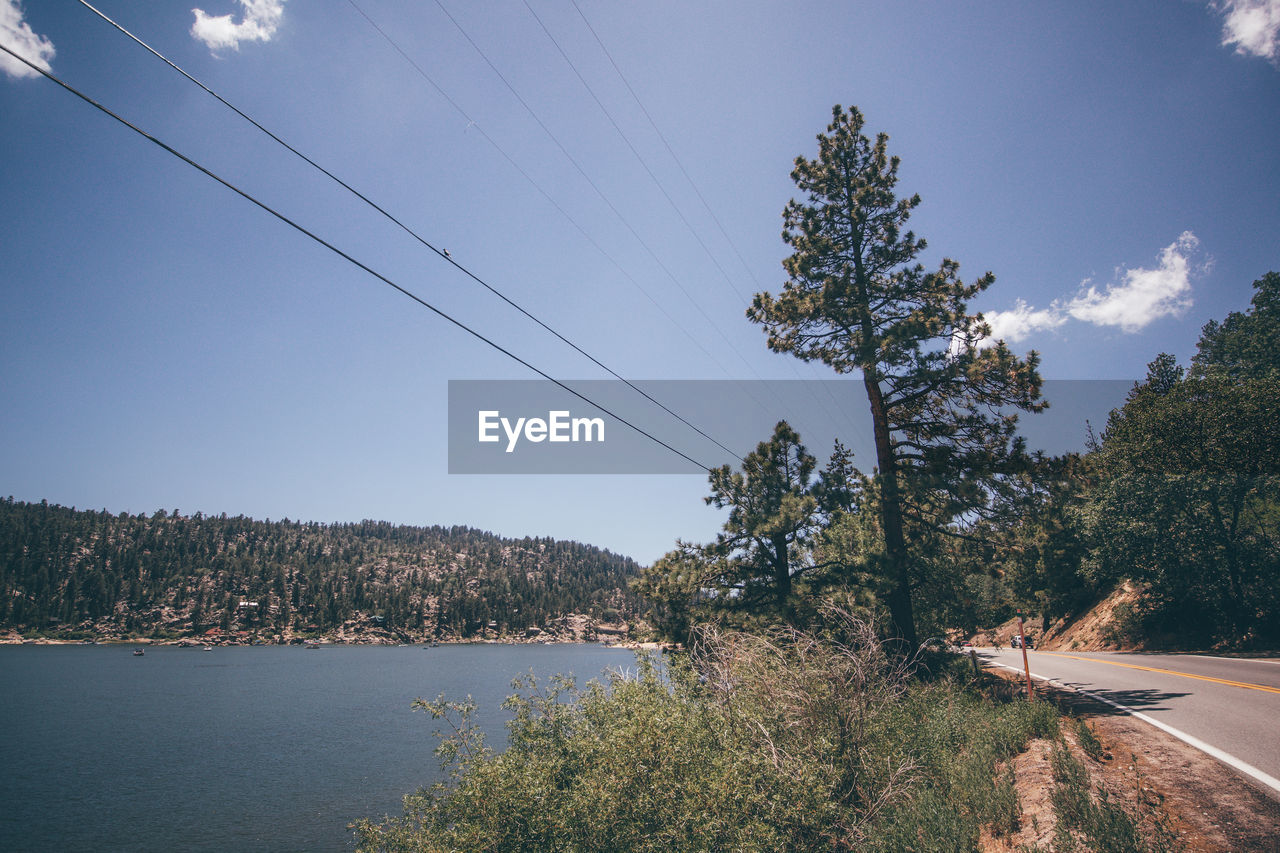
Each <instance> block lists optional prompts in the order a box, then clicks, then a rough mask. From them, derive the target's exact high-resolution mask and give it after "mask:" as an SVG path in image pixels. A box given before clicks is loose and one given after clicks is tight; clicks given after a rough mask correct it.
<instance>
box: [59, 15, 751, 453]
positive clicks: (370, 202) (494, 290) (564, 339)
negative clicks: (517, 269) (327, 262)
mask: <svg viewBox="0 0 1280 853" xmlns="http://www.w3.org/2000/svg"><path fill="white" fill-rule="evenodd" d="M79 2H80V4H81V5H82V6H84V7H85V8H87V9H89V10H90V11H92V12H94V13H95V14H96V15H98V17H100V18H101V19H102V20H104V21H106V22H107V23H109V24H110V25H111V26H113V27H115V28H116V29H117V30H119V31H120V32H121V33H123V34H124V35H126V36H128V37H129V38H130V39H132V40H133V41H134V42H136V43H137V44H139V45H141V46H142V47H143V48H145V49H146V50H147V51H148V52H150V53H151V54H152V55H153V56H155V57H156V58H157V59H159V60H160V61H161V62H164V63H165V64H166V65H168V66H169V67H170V68H172V69H173V70H174V71H177V72H178V73H179V74H181V75H182V76H183V77H185V78H186V79H188V80H190V81H191V82H192V83H194V84H195V85H196V86H199V87H200V88H201V89H203V90H204V91H205V92H207V93H208V94H209V95H211V96H212V97H213V98H214V99H216V100H217V101H218V102H219V103H221V104H222V105H223V106H225V107H227V108H228V109H230V110H231V111H232V112H234V113H235V114H236V115H238V116H240V117H241V118H242V119H244V120H245V121H247V122H249V124H251V125H253V126H254V127H256V128H257V129H258V130H260V131H262V132H263V133H265V134H266V135H267V136H269V137H270V138H271V139H272V140H273V141H275V142H276V143H278V144H279V145H281V146H283V147H284V148H285V149H287V150H288V151H289V152H290V153H292V154H294V155H295V156H297V157H298V158H300V159H301V160H302V161H304V162H305V163H307V164H308V165H309V166H311V167H312V168H314V169H316V170H318V171H319V172H321V173H322V174H323V175H325V177H327V178H329V179H330V180H332V181H334V182H335V183H337V184H338V185H339V186H341V187H342V188H343V189H345V190H346V191H347V192H349V193H351V194H352V195H354V196H355V197H356V198H358V199H360V201H362V202H364V203H365V204H366V205H368V206H369V207H371V208H373V209H374V210H375V211H377V212H378V213H380V214H381V215H382V216H383V217H385V218H386V219H387V220H389V221H390V222H392V223H394V224H395V225H396V226H397V227H399V228H400V229H401V230H402V231H404V232H405V233H406V234H408V235H409V236H411V237H413V238H414V239H415V240H417V241H418V242H419V243H421V244H422V245H423V246H425V247H426V248H428V249H430V250H431V251H432V252H435V253H436V255H438V256H439V257H440V258H442V259H443V260H445V261H447V262H448V263H450V264H452V265H453V266H454V267H455V268H456V269H458V270H459V271H460V272H461V273H463V274H464V275H466V276H467V277H468V278H470V279H471V280H472V281H474V282H476V283H477V284H479V285H480V286H481V287H483V288H485V289H486V290H488V291H489V292H490V293H492V294H493V295H494V296H497V297H498V298H499V299H501V300H502V301H503V302H505V303H507V304H508V305H510V306H511V307H512V308H514V309H515V310H517V311H519V312H520V313H521V314H523V315H524V316H525V317H527V318H529V319H530V320H532V321H533V322H535V323H537V324H538V325H539V326H541V327H542V328H543V329H545V330H546V331H548V332H550V333H551V334H552V335H554V336H555V337H556V338H558V339H559V340H561V341H562V342H564V343H565V344H567V345H568V346H570V347H572V348H573V349H574V350H575V351H576V352H578V353H579V354H581V355H582V356H584V357H585V358H587V359H589V360H590V361H591V362H592V363H593V364H595V365H596V366H598V367H600V368H601V369H602V370H604V371H606V372H607V373H608V374H609V375H611V376H613V377H614V378H615V379H617V380H619V381H621V382H623V383H624V384H625V385H626V386H627V387H628V388H630V389H632V390H633V391H635V392H636V393H637V394H640V395H641V396H642V397H644V398H645V399H646V400H648V401H649V402H651V403H653V404H654V405H655V406H657V407H658V408H660V409H662V410H663V411H664V412H666V413H667V414H669V415H671V416H672V417H673V418H675V419H676V420H678V421H680V422H681V423H683V424H684V425H685V426H687V427H689V428H690V429H692V430H693V431H694V432H696V433H698V435H700V436H702V437H703V438H705V439H707V440H708V441H710V442H711V443H712V444H715V445H716V446H717V447H719V448H720V449H721V450H724V451H725V452H726V453H728V454H730V455H731V456H734V457H737V456H738V454H737V453H735V452H734V451H733V450H730V449H729V448H728V447H725V446H724V445H723V444H721V443H720V442H719V441H718V440H716V439H715V438H713V437H712V436H710V435H708V434H707V433H706V432H704V431H703V430H701V429H700V428H698V427H697V426H695V425H694V424H693V423H691V422H689V421H688V420H686V419H685V418H684V417H682V416H681V415H679V414H677V413H676V412H674V411H672V410H671V409H669V408H668V407H667V406H665V405H664V404H663V403H661V402H659V401H658V400H656V399H654V398H653V397H652V396H650V395H649V394H648V393H647V392H645V391H644V390H643V389H641V388H639V387H637V386H636V385H635V384H633V383H632V382H631V381H630V380H628V379H625V378H624V377H622V376H621V375H620V374H618V373H617V372H616V371H615V370H613V369H612V368H611V367H609V366H608V365H607V364H604V363H603V362H601V361H600V360H599V359H598V358H596V357H595V356H593V355H591V353H589V352H587V351H586V350H584V349H583V348H582V347H580V346H578V345H577V344H575V343H574V342H573V341H571V340H569V339H568V338H567V337H565V336H564V335H562V334H561V333H560V332H558V331H556V330H555V329H554V328H552V327H551V326H550V325H548V324H547V323H545V322H544V321H542V320H541V319H539V318H538V317H536V316H534V315H533V314H532V313H530V312H529V311H527V310H526V309H525V308H524V307H522V306H521V305H519V304H517V303H516V302H515V301H514V300H512V299H510V298H509V297H508V296H507V295H506V294H504V293H502V292H501V291H500V290H498V289H497V288H495V287H494V286H493V285H491V284H489V283H488V282H487V281H485V280H484V279H483V278H481V277H480V276H479V275H477V274H476V273H474V272H472V271H471V270H470V269H468V268H467V267H466V266H464V265H463V264H461V263H460V262H459V261H457V260H456V259H455V258H454V257H453V256H452V255H450V254H449V253H448V252H447V251H445V250H444V249H440V248H437V247H436V246H435V245H433V244H432V243H431V242H429V241H428V240H427V239H426V238H424V237H422V236H421V235H420V234H418V232H416V231H414V230H413V229H412V228H410V227H409V226H408V225H405V224H404V223H403V222H401V221H400V220H399V219H397V218H396V217H395V216H393V215H392V214H391V213H389V212H387V211H386V210H385V209H384V208H383V207H381V206H380V205H378V204H377V203H376V202H374V201H373V200H371V199H370V198H369V197H367V196H366V195H364V194H363V193H361V192H360V191H359V190H357V189H355V188H354V187H352V186H351V185H350V184H348V183H347V182H346V181H344V180H342V179H341V178H339V177H338V176H337V175H335V174H333V173H332V172H330V171H329V170H328V169H326V168H325V167H323V166H321V165H320V164H319V163H317V162H316V161H314V160H312V159H311V158H310V157H308V156H307V155H306V154H303V153H302V152H301V151H299V150H298V149H297V148H295V147H293V146H292V145H290V144H289V143H288V142H286V141H285V140H283V139H281V138H280V137H279V136H277V135H276V134H275V133H273V132H272V131H271V130H269V129H267V128H266V127H264V126H263V125H262V124H261V123H259V122H258V121H257V120H255V119H254V118H252V117H251V116H249V115H247V114H246V113H245V112H243V111H242V110H241V109H240V108H239V107H237V106H236V105H235V104H233V103H231V102H230V101H228V100H227V99H226V98H224V97H222V96H221V95H219V94H218V93H217V92H215V91H214V90H213V89H211V88H209V87H208V86H206V85H205V84H204V83H202V82H201V81H200V80H198V79H196V78H195V77H193V76H192V75H191V74H189V73H187V71H186V70H184V69H183V68H182V67H181V66H179V65H178V64H177V63H175V62H173V61H172V60H170V59H169V58H168V57H166V56H165V55H164V54H162V53H160V51H158V50H156V49H155V48H154V47H152V46H151V45H149V44H147V42H145V41H144V40H142V39H141V38H139V37H138V36H137V35H135V34H133V33H132V32H130V31H129V30H128V29H126V28H125V27H124V26H123V25H121V24H120V23H118V22H116V21H115V20H113V19H112V18H110V17H109V16H107V15H106V14H104V13H103V12H102V11H101V10H99V9H97V8H96V7H94V6H93V5H92V4H90V3H88V2H86V0H79Z"/></svg>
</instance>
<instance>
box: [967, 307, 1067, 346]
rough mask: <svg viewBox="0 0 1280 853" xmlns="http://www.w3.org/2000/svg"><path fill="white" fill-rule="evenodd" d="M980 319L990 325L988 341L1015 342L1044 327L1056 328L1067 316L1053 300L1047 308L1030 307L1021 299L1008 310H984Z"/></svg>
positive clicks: (1065, 320)
mask: <svg viewBox="0 0 1280 853" xmlns="http://www.w3.org/2000/svg"><path fill="white" fill-rule="evenodd" d="M982 319H984V320H986V321H987V325H988V326H990V327H991V336H990V338H988V340H990V341H1001V340H1002V341H1008V342H1009V343H1017V342H1018V341H1021V340H1023V339H1024V338H1027V337H1029V336H1030V335H1032V334H1034V333H1036V332H1039V331H1042V330H1044V329H1056V328H1058V327H1059V326H1061V325H1062V324H1063V323H1065V322H1067V318H1066V317H1065V316H1064V315H1063V313H1062V311H1061V310H1059V308H1058V305H1057V303H1056V302H1055V303H1054V304H1053V305H1052V306H1050V307H1049V308H1041V309H1039V310H1037V309H1035V308H1032V307H1031V306H1030V305H1028V304H1027V303H1026V302H1024V301H1022V300H1021V299H1018V300H1016V301H1015V302H1014V303H1013V308H1012V309H1011V310H1009V311H984V312H983V313H982Z"/></svg>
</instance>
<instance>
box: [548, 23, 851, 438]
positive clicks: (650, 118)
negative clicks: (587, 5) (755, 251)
mask: <svg viewBox="0 0 1280 853" xmlns="http://www.w3.org/2000/svg"><path fill="white" fill-rule="evenodd" d="M523 2H524V6H525V8H526V9H528V10H529V14H531V15H532V16H533V19H534V20H535V21H537V22H538V26H539V27H541V28H542V32H543V33H544V34H546V36H547V38H548V39H550V40H551V43H552V44H553V45H555V48H556V50H557V51H559V53H560V56H561V58H563V59H564V61H565V62H566V63H567V64H568V65H569V68H571V69H572V70H573V73H574V74H575V75H576V76H577V78H578V81H579V82H580V83H582V86H583V88H584V89H586V90H587V93H588V94H589V95H591V99H592V100H593V101H595V103H596V106H597V107H599V108H600V111H601V112H602V113H604V115H605V118H607V119H608V120H609V123H610V124H611V125H613V129H614V130H615V131H617V133H618V136H620V137H621V138H622V141H623V142H624V143H626V146H627V148H628V149H630V151H631V153H632V155H634V156H635V158H636V160H637V161H638V162H639V163H640V165H641V166H642V167H643V168H644V171H645V172H646V173H647V174H648V175H649V178H650V179H651V180H652V181H653V183H654V185H655V186H657V188H658V190H659V191H660V192H661V193H662V195H663V197H664V198H665V199H666V200H667V203H668V204H669V205H671V209H672V210H674V211H675V212H676V216H678V217H679V218H680V221H681V222H683V223H684V226H685V228H686V229H688V231H689V233H690V234H692V235H693V238H694V239H695V240H696V241H697V242H698V245H699V246H701V247H702V251H703V252H705V253H706V255H707V257H708V258H709V259H710V260H711V263H712V264H714V265H715V268H716V269H717V270H719V271H720V275H721V277H722V278H723V279H724V283H725V284H726V285H727V286H728V288H729V290H730V291H732V292H733V294H734V295H735V296H736V297H737V298H738V299H740V300H741V301H742V302H743V303H744V304H749V303H750V301H751V300H750V299H748V298H747V297H746V296H745V295H743V293H742V291H740V290H738V288H737V286H736V285H735V284H734V283H733V279H732V278H731V277H730V276H729V273H728V271H727V270H726V269H725V268H724V266H723V265H722V264H721V263H720V260H719V259H718V258H717V257H716V256H715V253H713V252H712V251H711V247H710V246H708V245H707V242H706V241H705V240H703V239H702V235H701V234H699V233H698V230H697V229H696V228H694V226H693V223H691V222H690V221H689V218H688V217H687V216H685V214H684V211H682V210H681V209H680V206H679V205H678V204H676V201H675V199H674V198H672V197H671V193H669V192H668V191H667V188H666V187H665V186H664V185H663V183H662V181H661V180H659V179H658V176H657V175H656V174H655V173H654V171H653V169H652V168H650V166H649V163H648V162H647V161H646V160H645V158H644V157H643V156H642V155H641V154H640V152H639V150H637V149H636V146H635V145H634V144H633V143H632V142H631V139H630V138H629V137H628V136H627V134H626V132H625V131H623V129H622V127H621V126H620V125H619V124H618V122H617V120H616V119H614V117H613V114H612V113H610V112H609V108H608V107H606V106H605V105H604V102H603V101H601V100H600V97H599V96H598V95H597V94H596V92H595V90H594V89H592V88H591V84H590V83H588V82H587V80H586V77H584V76H583V74H582V72H581V71H579V70H578V66H577V65H575V64H574V62H573V60H572V59H570V58H569V54H568V52H566V51H565V49H564V48H563V47H562V46H561V45H560V42H559V41H557V40H556V37H555V36H554V35H552V33H551V30H550V29H548V27H547V25H546V23H544V22H543V20H542V18H541V16H539V15H538V13H537V11H535V10H534V8H533V6H532V5H530V3H529V0H523ZM570 2H572V3H573V6H574V8H575V9H576V10H577V12H578V15H579V17H581V18H582V22H583V23H584V24H586V26H587V29H588V30H590V32H591V35H592V36H593V37H594V38H595V40H596V44H597V45H599V47H600V49H601V50H602V51H603V52H604V55H605V56H606V57H607V58H608V60H609V63H610V65H612V66H613V70H614V72H615V73H616V74H617V75H618V78H619V79H620V80H621V81H622V83H623V85H624V86H626V88H627V91H628V92H629V93H630V94H631V97H632V99H633V100H634V101H635V102H636V105H637V106H638V107H640V111H641V112H642V113H643V114H644V116H645V118H646V119H648V121H649V126H650V127H652V128H653V130H654V132H655V133H656V134H657V135H658V138H659V139H661V140H662V144H663V145H664V146H665V147H666V149H667V153H669V154H670V155H671V158H672V159H673V160H674V161H675V163H676V165H677V166H678V167H679V168H680V172H681V174H683V175H684V178H685V180H686V181H687V182H688V184H689V186H690V187H692V189H693V191H694V193H695V194H696V195H697V197H698V200H699V201H701V202H702V206H703V207H704V208H706V211H707V213H708V214H710V216H711V219H712V221H714V222H715V224H716V227H718V228H719V229H720V233H721V235H723V236H724V238H725V241H726V242H727V243H728V244H729V247H730V248H731V249H733V251H734V253H735V254H736V255H737V256H738V261H739V262H740V263H741V264H742V266H743V269H745V270H746V271H747V274H748V275H749V276H751V279H752V280H753V281H754V282H755V283H756V285H757V287H760V289H761V290H763V289H764V288H763V286H762V285H761V284H760V280H759V279H758V278H756V275H755V272H754V271H753V270H752V269H751V267H750V266H749V265H748V264H747V261H746V259H745V258H744V257H743V256H742V253H741V252H740V251H738V247H737V245H736V244H735V243H734V242H733V238H731V237H730V236H729V233H728V231H726V230H725V227H724V225H723V224H722V223H721V222H720V219H719V217H717V216H716V214H715V211H714V210H712V208H711V205H710V204H709V203H708V202H707V199H706V197H705V196H704V195H703V194H702V191H701V190H700V189H699V188H698V185H697V183H695V182H694V180H693V176H692V175H690V174H689V170H688V169H686V168H685V166H684V163H683V162H682V161H681V160H680V158H679V157H678V156H677V155H676V152H675V150H674V149H673V148H672V147H671V143H670V142H669V141H667V137H666V135H665V134H663V132H662V130H661V129H660V128H659V127H658V123H657V122H656V121H655V120H654V118H653V116H652V115H651V114H650V113H649V111H648V109H647V108H646V107H645V105H644V102H643V101H641V100H640V96H639V95H638V94H637V93H636V91H635V89H634V88H633V87H632V86H631V83H630V81H628V80H627V78H626V76H625V75H624V74H623V73H622V69H621V68H619V67H618V63H617V62H616V61H614V58H613V55H612V54H611V53H609V49H608V48H607V47H605V45H604V42H603V41H602V40H601V38H600V35H599V33H597V32H596V31H595V28H594V27H592V26H591V22H590V21H588V20H587V18H586V15H584V14H583V12H582V9H580V8H579V7H578V5H577V2H576V0H570ZM787 364H788V367H789V368H790V370H791V373H792V374H793V375H794V376H795V377H796V378H797V379H800V380H801V381H803V377H801V375H800V371H799V369H798V368H797V367H796V365H795V362H794V361H790V360H788V362H787ZM823 387H824V388H826V386H825V385H824V386H823ZM806 389H807V390H808V391H809V394H810V397H811V398H812V399H813V402H814V403H816V404H817V405H818V406H819V407H820V408H821V409H823V410H824V411H825V412H826V413H827V416H828V417H829V418H831V422H832V426H833V427H834V426H835V425H836V423H837V422H838V421H839V419H840V418H839V416H838V415H837V414H836V412H840V411H841V410H840V405H839V402H838V401H837V400H836V398H835V395H834V394H833V393H832V392H831V389H830V388H826V391H827V395H828V396H829V397H831V400H832V402H834V403H835V404H836V409H835V411H833V410H832V409H831V408H830V407H828V406H827V404H826V402H824V401H823V400H822V399H821V398H820V397H819V396H818V394H817V392H815V391H814V390H813V389H812V387H808V386H806ZM775 397H776V395H775ZM845 420H846V421H848V420H849V419H848V418H847V417H846V418H845ZM849 424H850V426H853V424H852V422H851V421H850V422H849ZM855 431H856V427H855Z"/></svg>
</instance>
